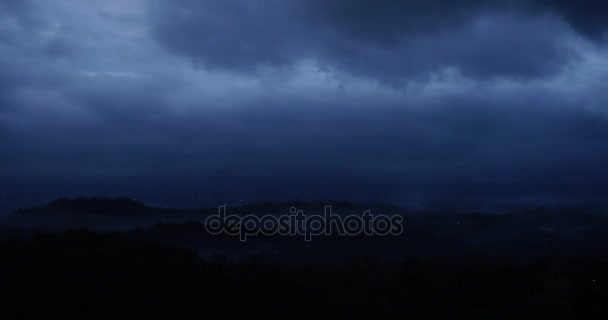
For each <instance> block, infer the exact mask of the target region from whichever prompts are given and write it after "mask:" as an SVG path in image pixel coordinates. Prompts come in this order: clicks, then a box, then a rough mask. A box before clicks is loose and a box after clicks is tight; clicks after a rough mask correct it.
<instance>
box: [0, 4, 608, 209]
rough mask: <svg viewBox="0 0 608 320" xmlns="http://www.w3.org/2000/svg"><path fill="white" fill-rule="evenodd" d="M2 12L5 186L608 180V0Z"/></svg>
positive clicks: (505, 191) (529, 186)
mask: <svg viewBox="0 0 608 320" xmlns="http://www.w3.org/2000/svg"><path fill="white" fill-rule="evenodd" d="M584 3H585V2H583V4H584ZM0 6H1V9H2V10H0V12H1V13H0V15H2V21H1V22H0V23H2V28H0V146H1V147H2V150H3V152H2V157H0V178H2V179H1V182H0V187H1V188H2V189H3V190H6V191H3V190H0V193H3V192H12V190H15V189H17V190H20V191H28V190H30V191H40V192H42V191H44V192H45V193H52V194H57V195H58V196H59V195H62V194H64V193H68V194H74V195H75V194H79V193H81V194H85V195H86V194H121V193H129V194H133V195H138V196H143V197H144V199H146V200H154V201H157V202H159V201H160V202H163V201H165V202H168V203H169V204H175V203H176V202H182V203H188V204H202V203H207V204H217V203H216V202H219V201H231V202H234V201H238V200H245V201H255V200H262V199H281V200H282V199H293V198H310V199H324V198H341V199H352V200H360V201H368V200H369V201H389V202H399V203H408V202H415V201H427V200H429V199H433V198H450V199H462V200H463V201H464V200H467V199H473V200H483V199H492V200H493V201H498V200H496V199H503V200H504V201H507V200H514V199H515V200H517V199H527V198H531V199H541V198H543V197H548V198H552V197H555V198H558V199H560V200H563V201H566V200H573V199H574V200H576V199H583V200H598V199H602V196H603V194H605V192H606V191H608V186H607V185H606V184H605V182H604V181H608V180H607V179H608V170H607V169H606V168H605V163H606V162H607V161H608V151H607V150H608V129H607V128H608V125H607V124H608V123H607V118H606V116H607V115H608V113H607V112H608V108H607V103H608V94H607V92H608V91H607V90H606V89H607V88H606V85H605V83H608V81H606V80H608V59H606V48H605V43H604V39H603V38H602V34H603V33H604V31H603V30H604V22H603V21H604V20H603V19H601V17H600V16H601V14H600V13H599V12H605V11H601V10H599V9H601V8H600V7H597V6H596V5H595V4H591V3H589V4H588V6H580V7H579V5H575V4H574V2H567V1H540V0H539V1H526V2H524V1H512V2H510V3H509V5H505V4H504V2H500V3H499V2H498V1H496V2H493V1H483V2H482V1H463V2H459V3H458V4H456V3H455V2H449V4H444V3H439V2H438V1H407V2H404V1H401V2H396V1H395V2H391V1H363V0H358V1H321V0H319V1H295V0H294V1H279V0H274V1H259V2H258V1H244V0H243V1H226V0H222V1H219V0H217V1H216V0H213V1H211V0H207V1H189V0H176V1H160V0H149V1H129V2H124V1H120V0H105V1H99V2H95V3H94V4H90V3H83V2H81V1H72V0H62V1H56V2H54V3H53V4H50V3H45V2H33V1H32V2H24V1H8V0H0ZM28 192H29V191H28ZM543 199H544V198H543ZM214 201H215V202H214ZM0 207H1V205H0Z"/></svg>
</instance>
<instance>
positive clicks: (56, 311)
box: [0, 231, 608, 319]
mask: <svg viewBox="0 0 608 320" xmlns="http://www.w3.org/2000/svg"><path fill="white" fill-rule="evenodd" d="M462 262H463V261H461V262H460V263H454V262H453V261H452V260H449V259H439V258H437V259H433V258H426V259H405V260H402V261H399V262H395V261H391V262H386V261H382V260H380V259H377V258H373V257H368V258H361V259H352V260H348V261H344V262H342V263H340V264H326V263H322V262H314V263H309V264H302V265H298V266H285V265H282V264H274V263H264V262H260V261H257V260H256V259H255V258H254V257H251V258H246V259H242V260H239V261H235V262H227V261H226V260H225V259H223V258H222V257H217V258H216V259H212V260H204V259H201V258H199V257H198V256H197V255H196V254H194V253H193V252H190V251H187V250H184V249H178V248H173V247H170V246H166V245H162V244H159V243H156V242H150V241H142V240H137V239H135V238H133V237H131V236H127V235H123V234H97V233H93V232H89V231H69V232H64V233H55V234H36V235H32V236H29V237H24V238H20V237H16V236H13V237H8V238H5V239H4V240H2V241H1V242H0V278H1V283H2V284H3V285H2V286H1V290H2V291H3V292H2V294H3V296H4V297H5V298H3V313H4V314H9V315H14V316H17V317H19V318H32V317H34V316H36V315H44V316H48V315H53V316H63V317H66V318H74V319H76V318H100V319H104V318H105V319H107V318H116V317H119V318H131V319H133V318H141V319H144V318H145V319H159V318H167V319H182V318H189V319H201V318H205V317H213V318H218V317H222V318H235V317H236V318H243V317H253V318H259V317H264V318H270V319H273V318H274V319H279V318H328V317H331V318H345V317H355V318H361V317H370V318H372V319H373V318H404V317H405V318H410V319H412V318H423V319H428V318H435V317H446V318H447V317H449V318H466V319H508V318H520V319H538V318H541V317H551V316H555V317H560V318H562V317H564V316H568V317H579V318H581V317H582V318H587V317H590V316H592V315H595V316H597V315H601V314H607V312H608V305H606V303H605V302H606V301H608V291H607V289H608V288H607V287H606V284H607V283H608V256H595V257H579V258H576V259H541V260H538V261H535V262H532V263H525V264H520V263H504V262H501V263H497V262H495V261H492V260H486V259H472V258H471V259H470V260H469V261H466V263H462ZM9 318H11V317H9Z"/></svg>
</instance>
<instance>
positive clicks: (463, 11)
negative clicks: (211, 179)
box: [149, 0, 606, 82]
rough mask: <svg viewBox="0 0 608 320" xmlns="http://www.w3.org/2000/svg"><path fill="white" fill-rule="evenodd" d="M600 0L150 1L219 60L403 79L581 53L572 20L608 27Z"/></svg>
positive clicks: (526, 69) (539, 70) (559, 62)
mask: <svg viewBox="0 0 608 320" xmlns="http://www.w3.org/2000/svg"><path fill="white" fill-rule="evenodd" d="M601 9H602V8H601V5H597V4H595V2H592V3H588V4H584V3H583V4H581V2H574V1H543V0H538V1H534V0H533V1H511V2H508V4H507V3H505V2H503V1H478V0H472V1H471V0H468V1H458V2H445V1H418V0H405V1H382V2H378V1H372V0H355V1H346V0H329V1H320V0H319V1H263V2H252V1H245V0H229V1H219V0H206V1H193V0H179V1H171V2H167V1H162V0H158V1H151V4H150V6H149V12H150V15H151V22H152V28H153V33H154V35H155V37H156V38H157V39H158V40H159V41H160V42H161V43H162V44H163V45H164V46H165V47H166V48H168V49H169V50H171V51H173V52H177V53H180V54H183V55H185V56H188V57H191V58H192V59H194V60H195V61H197V63H199V64H201V65H204V66H208V67H211V68H224V69H230V70H237V71H252V70H256V69H257V68H260V67H268V66H271V67H286V66H290V65H292V64H293V63H295V62H297V61H298V60H301V59H313V60H318V61H320V63H321V64H323V65H327V66H328V67H334V68H338V69H339V70H341V71H346V72H351V73H355V74H358V75H363V76H371V77H374V78H376V79H378V80H381V81H389V82H395V81H398V80H401V81H403V80H404V79H405V80H407V78H410V77H412V76H420V75H422V76H425V75H428V74H430V73H436V72H441V71H442V70H443V69H445V68H454V69H457V70H459V71H460V72H462V73H464V74H467V75H471V76H475V77H485V78H487V77H489V78H494V77H519V78H534V77H542V76H545V75H547V74H553V73H556V72H559V71H560V69H561V68H562V67H563V66H564V65H565V64H566V63H568V62H569V61H571V60H572V59H575V58H576V53H575V52H574V51H573V50H572V48H571V47H570V46H569V43H567V39H566V36H568V33H569V31H570V28H569V26H572V27H573V28H575V29H576V30H579V31H581V32H583V33H584V34H589V35H598V34H601V33H602V32H603V30H604V29H603V27H604V23H603V21H606V19H602V18H605V17H601V15H602V14H601V13H598V12H606V10H603V11H602V10H601Z"/></svg>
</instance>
